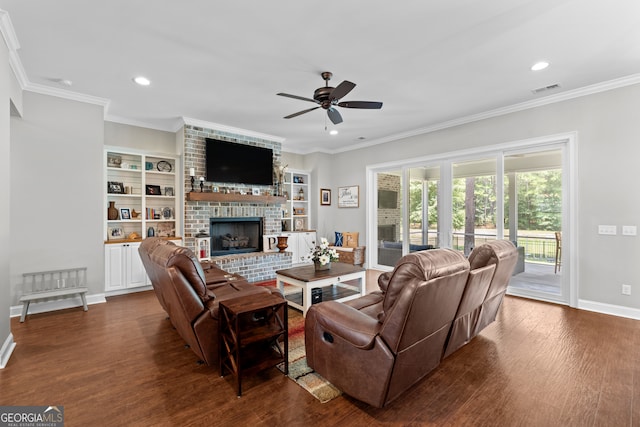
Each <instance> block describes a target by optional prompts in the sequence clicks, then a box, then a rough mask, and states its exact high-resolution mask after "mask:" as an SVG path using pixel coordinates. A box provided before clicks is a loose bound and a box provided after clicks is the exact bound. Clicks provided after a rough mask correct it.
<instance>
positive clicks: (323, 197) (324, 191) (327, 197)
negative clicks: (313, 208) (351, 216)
mask: <svg viewBox="0 0 640 427" xmlns="http://www.w3.org/2000/svg"><path fill="white" fill-rule="evenodd" d="M330 205H331V190H329V189H328V188H321V189H320V206H330Z"/></svg>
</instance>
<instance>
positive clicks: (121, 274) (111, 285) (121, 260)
mask: <svg viewBox="0 0 640 427" xmlns="http://www.w3.org/2000/svg"><path fill="white" fill-rule="evenodd" d="M104 258H105V259H104V269H105V274H104V280H105V284H104V285H105V291H114V290H118V289H124V288H125V287H126V285H125V257H124V246H123V245H105V248H104Z"/></svg>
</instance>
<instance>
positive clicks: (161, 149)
mask: <svg viewBox="0 0 640 427" xmlns="http://www.w3.org/2000/svg"><path fill="white" fill-rule="evenodd" d="M104 144H105V145H108V146H116V147H123V148H125V149H127V148H128V149H134V150H143V151H145V152H150V153H159V154H178V153H176V133H175V132H165V131H161V130H155V129H147V128H143V127H139V126H131V125H125V124H121V123H114V122H104Z"/></svg>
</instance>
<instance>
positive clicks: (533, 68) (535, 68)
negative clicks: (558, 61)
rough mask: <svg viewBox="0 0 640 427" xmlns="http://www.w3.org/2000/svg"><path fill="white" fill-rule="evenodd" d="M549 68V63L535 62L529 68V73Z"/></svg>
mask: <svg viewBox="0 0 640 427" xmlns="http://www.w3.org/2000/svg"><path fill="white" fill-rule="evenodd" d="M548 66H549V63H548V62H547V61H540V62H536V63H535V64H533V65H532V66H531V71H540V70H544V69H545V68H547V67H548Z"/></svg>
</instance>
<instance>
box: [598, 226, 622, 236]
mask: <svg viewBox="0 0 640 427" xmlns="http://www.w3.org/2000/svg"><path fill="white" fill-rule="evenodd" d="M598 234H609V235H611V236H615V235H616V234H618V227H616V226H615V225H599V226H598Z"/></svg>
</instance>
